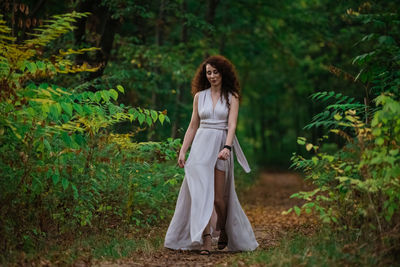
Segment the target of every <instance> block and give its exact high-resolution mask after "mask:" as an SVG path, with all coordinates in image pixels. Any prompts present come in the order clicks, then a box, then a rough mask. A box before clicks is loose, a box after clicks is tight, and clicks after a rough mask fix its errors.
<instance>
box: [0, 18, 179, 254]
mask: <svg viewBox="0 0 400 267" xmlns="http://www.w3.org/2000/svg"><path fill="white" fill-rule="evenodd" d="M86 15H87V14H86V13H76V12H73V13H70V14H65V15H59V16H54V17H53V18H52V19H51V20H49V21H48V24H45V25H43V26H41V27H39V28H38V29H37V31H36V33H35V34H33V35H32V38H31V39H28V40H25V41H23V42H22V43H20V44H18V43H16V40H15V38H13V37H12V36H11V35H10V33H11V29H10V28H8V27H7V26H6V24H5V21H3V20H2V18H1V17H0V84H1V86H2V91H1V94H0V142H1V144H2V145H1V147H0V155H1V156H0V170H1V172H2V177H1V179H0V187H1V188H2V192H1V195H0V204H1V206H0V236H1V240H2V244H3V245H2V250H4V251H12V250H13V249H14V248H23V249H25V250H29V249H31V248H34V247H36V246H37V245H38V244H40V243H41V242H42V241H43V240H46V239H47V238H50V237H53V236H58V235H60V234H72V235H78V234H79V233H81V232H82V231H86V230H89V229H91V230H100V229H101V230H104V229H107V228H110V227H119V226H122V225H127V226H129V225H136V226H145V225H148V224H153V223H155V222H158V221H159V220H161V219H163V218H164V217H165V216H167V215H169V214H170V212H171V209H172V208H173V204H174V203H175V200H174V196H175V195H176V191H177V189H178V188H177V184H178V182H179V179H181V178H182V171H181V170H179V171H178V168H177V167H176V166H174V165H171V164H170V163H169V162H168V161H169V160H171V159H173V158H174V157H175V155H176V150H177V149H178V148H179V145H180V140H172V139H169V140H167V141H166V142H160V143H136V142H134V140H133V139H132V138H134V134H135V133H136V132H138V131H139V130H140V129H141V127H145V126H146V125H147V126H152V125H153V124H154V123H156V122H157V121H159V122H160V123H161V124H163V123H164V121H165V120H167V121H169V119H168V117H167V116H166V114H165V112H159V111H155V110H149V109H143V108H139V107H138V108H133V107H126V106H124V105H123V104H121V105H117V99H118V95H119V94H120V93H124V88H123V87H122V86H120V85H118V86H116V90H115V89H109V90H100V91H97V92H85V91H83V92H80V91H79V90H78V89H75V88H65V87H62V86H59V85H56V84H52V83H51V81H52V80H54V78H55V77H56V76H57V75H59V74H73V73H77V72H85V71H94V70H96V69H97V67H96V66H89V65H88V64H87V63H83V64H82V65H77V64H75V63H74V61H73V56H74V55H76V54H80V53H84V52H90V51H93V50H96V48H83V49H79V50H72V49H68V50H67V51H59V54H53V55H50V56H49V57H44V56H43V50H44V48H45V46H46V45H48V44H49V43H51V42H52V41H54V40H56V39H57V38H59V37H60V36H61V35H62V34H64V33H66V32H68V31H70V30H71V29H73V26H72V23H73V22H75V20H76V19H78V18H81V17H83V16H86ZM121 121H130V122H132V123H133V129H134V130H133V131H132V133H131V134H128V135H121V134H117V133H111V132H110V128H111V126H113V125H115V124H116V123H117V122H121ZM87 226H90V228H89V227H87Z"/></svg>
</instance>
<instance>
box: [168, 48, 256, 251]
mask: <svg viewBox="0 0 400 267" xmlns="http://www.w3.org/2000/svg"><path fill="white" fill-rule="evenodd" d="M192 93H193V94H194V101H193V112H192V118H191V121H190V124H189V127H188V129H187V131H186V134H185V137H184V140H183V144H182V147H181V150H180V153H179V157H178V165H179V166H180V167H181V168H183V167H184V168H185V178H184V180H183V182H182V186H181V189H180V192H179V196H178V200H177V203H176V209H175V213H174V216H173V218H172V220H171V223H170V226H169V228H168V231H167V234H166V236H165V243H164V245H165V247H167V248H171V249H182V250H198V249H200V253H201V254H205V255H208V254H210V250H211V241H212V234H213V235H214V236H215V234H216V233H218V232H219V239H218V249H224V248H225V247H226V246H227V247H228V249H229V250H233V251H235V250H240V251H244V250H246V251H249V250H254V249H256V247H257V246H258V243H257V241H256V240H255V237H254V233H253V230H252V228H251V225H250V223H249V220H248V219H247V217H246V215H245V214H244V212H243V210H242V207H241V206H240V203H239V200H238V198H237V195H236V192H235V185H234V176H233V153H232V152H234V153H235V154H236V157H237V160H238V162H239V163H240V165H241V166H242V167H243V168H244V170H245V171H246V172H250V168H249V166H248V163H247V160H246V158H245V157H244V155H243V152H242V150H241V148H240V145H239V142H238V140H237V138H236V136H235V130H236V121H237V116H238V110H239V99H240V87H239V82H238V79H237V75H236V72H235V68H234V66H233V65H232V63H231V62H230V61H229V60H228V59H226V58H225V57H223V56H219V55H218V56H211V57H209V58H207V59H206V60H205V61H204V62H203V63H202V64H201V65H200V66H199V68H198V69H197V72H196V74H195V76H194V78H193V81H192ZM192 141H193V143H192ZM190 144H192V146H191V150H190V154H189V157H188V159H187V161H185V155H186V152H187V150H188V148H189V146H190ZM214 208H215V210H214ZM215 217H216V218H215ZM215 221H216V225H211V224H212V223H211V222H215Z"/></svg>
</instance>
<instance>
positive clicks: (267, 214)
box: [101, 173, 314, 266]
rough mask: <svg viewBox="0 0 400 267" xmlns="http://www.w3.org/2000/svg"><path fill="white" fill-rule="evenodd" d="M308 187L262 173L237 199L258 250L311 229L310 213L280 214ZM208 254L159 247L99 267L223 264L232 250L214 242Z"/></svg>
mask: <svg viewBox="0 0 400 267" xmlns="http://www.w3.org/2000/svg"><path fill="white" fill-rule="evenodd" d="M308 189H309V187H308V186H307V185H306V184H305V183H304V181H303V179H302V178H301V177H299V176H298V175H297V174H294V173H263V174H262V175H261V177H260V179H259V180H258V182H257V183H256V184H254V185H253V186H252V187H251V188H250V190H249V191H248V192H245V193H244V194H243V197H241V198H240V202H241V204H242V207H243V209H244V211H245V213H246V215H247V216H248V218H249V220H250V222H251V224H252V226H253V230H254V233H255V235H256V239H257V242H258V243H259V244H260V246H259V248H257V249H266V248H269V247H271V246H275V245H277V244H278V242H279V240H280V239H281V238H282V236H283V234H284V233H285V232H287V231H289V230H291V231H293V230H294V231H297V230H298V231H301V232H304V233H309V232H312V231H313V228H314V227H313V225H314V220H313V218H312V217H310V216H301V217H297V216H296V215H295V214H294V213H291V214H289V215H282V214H281V213H282V211H285V210H288V209H289V208H290V207H292V206H293V205H301V204H302V203H301V201H300V200H298V199H289V196H290V195H292V194H293V193H295V192H298V191H301V190H308ZM213 249H215V250H213V251H212V253H211V255H210V256H202V255H199V254H198V253H197V252H177V251H172V250H169V249H165V248H164V249H162V250H160V251H158V252H154V253H152V254H151V255H148V254H143V255H135V257H133V258H131V259H130V260H123V261H118V262H114V263H104V262H103V263H102V264H101V266H213V265H216V264H220V265H225V264H224V263H226V262H228V261H229V258H230V257H232V255H233V254H234V253H232V252H228V251H224V250H223V251H218V250H217V248H216V244H214V246H213Z"/></svg>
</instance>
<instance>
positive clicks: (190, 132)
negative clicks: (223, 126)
mask: <svg viewBox="0 0 400 267" xmlns="http://www.w3.org/2000/svg"><path fill="white" fill-rule="evenodd" d="M198 99H199V93H196V94H195V96H194V99H193V111H192V118H191V119H190V123H189V126H188V128H187V130H186V133H185V137H184V138H183V143H182V147H181V149H180V151H179V157H178V165H179V167H181V168H183V167H184V166H185V156H186V152H187V150H188V149H189V146H190V145H191V144H192V142H193V139H194V136H195V135H196V132H197V129H198V128H199V124H200V117H199V113H198V108H197V107H198V102H199V100H198Z"/></svg>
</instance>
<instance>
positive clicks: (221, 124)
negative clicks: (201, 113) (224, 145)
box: [199, 120, 250, 173]
mask: <svg viewBox="0 0 400 267" xmlns="http://www.w3.org/2000/svg"><path fill="white" fill-rule="evenodd" d="M199 127H200V128H208V129H215V130H225V131H227V130H228V123H227V122H226V121H217V120H201V121H200V126H199ZM232 147H233V151H234V153H235V155H236V159H237V161H238V162H239V164H240V166H242V168H243V169H244V171H245V172H247V173H249V172H250V167H249V163H248V162H247V159H246V157H245V155H244V153H243V150H242V148H241V147H240V144H239V140H238V139H237V137H236V135H235V136H234V137H233V143H232Z"/></svg>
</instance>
